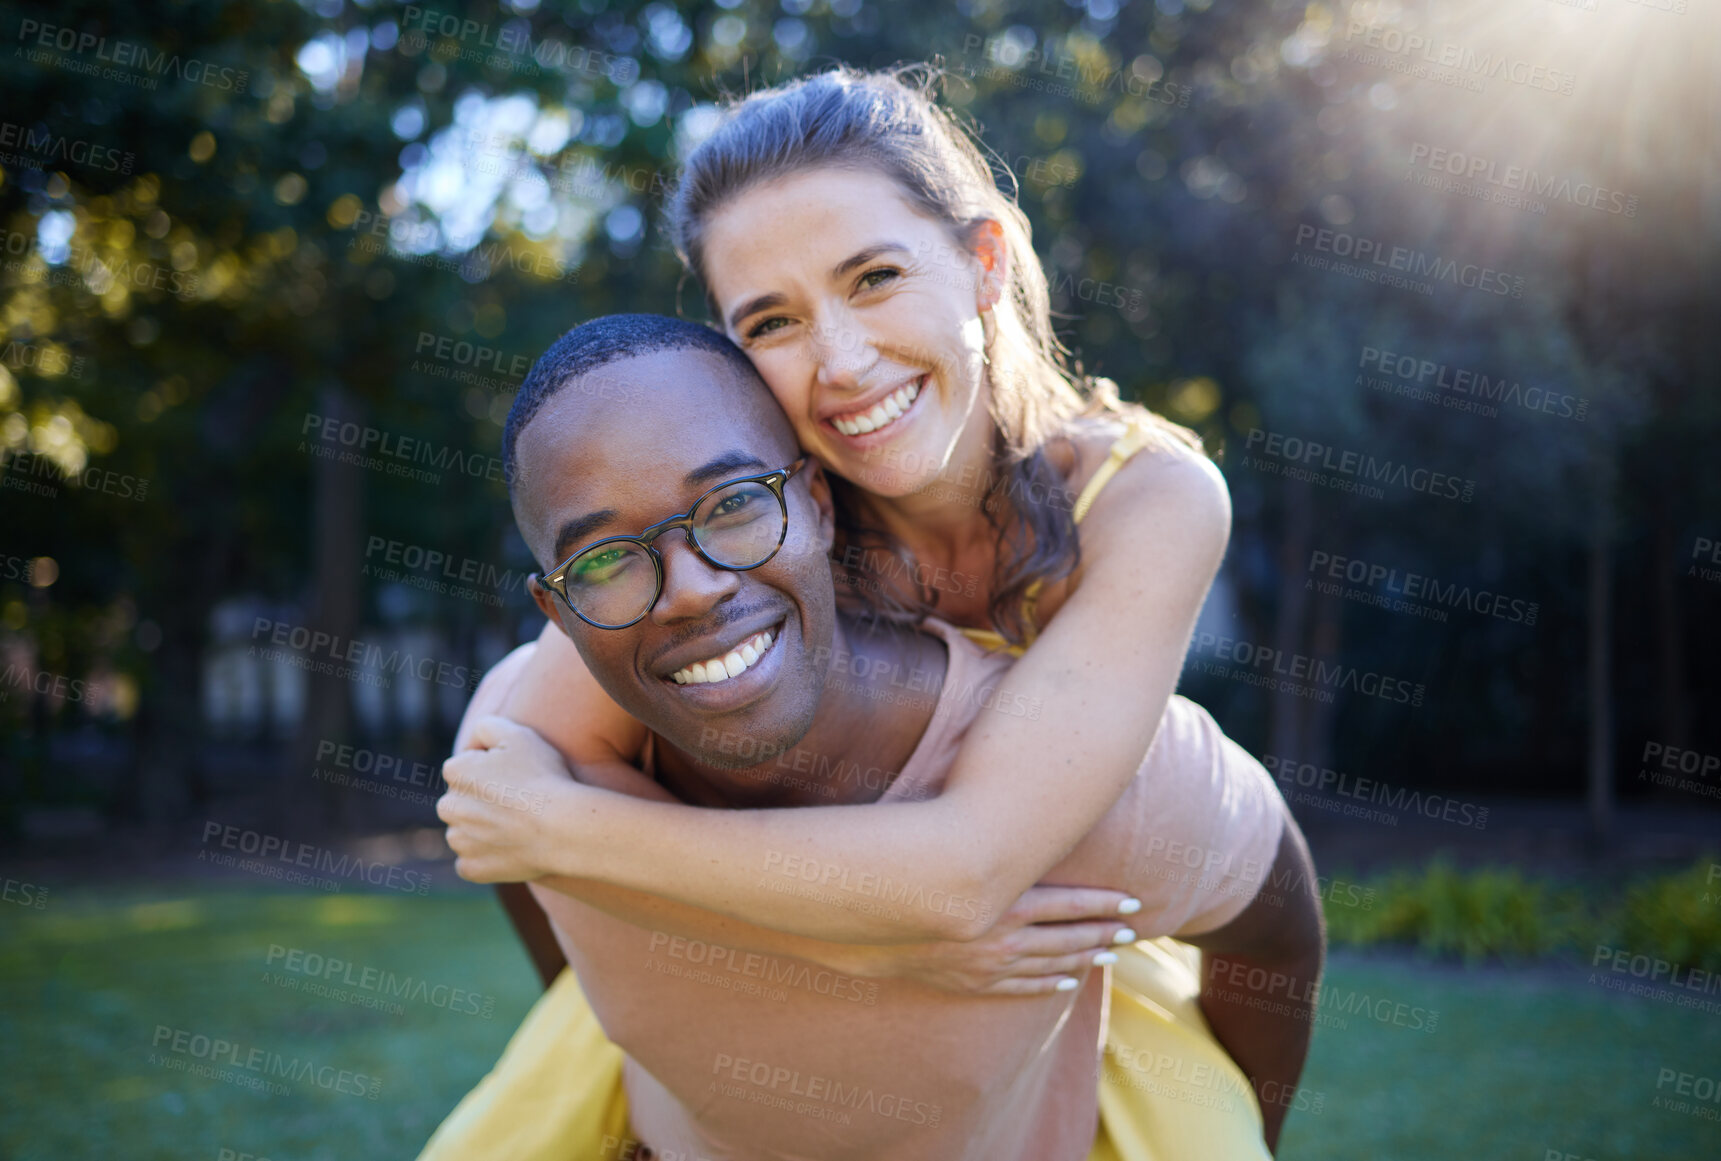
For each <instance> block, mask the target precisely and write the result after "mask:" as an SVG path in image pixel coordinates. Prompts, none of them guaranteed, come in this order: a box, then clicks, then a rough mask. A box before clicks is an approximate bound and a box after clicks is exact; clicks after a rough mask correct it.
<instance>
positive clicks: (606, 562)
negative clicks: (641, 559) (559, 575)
mask: <svg viewBox="0 0 1721 1161" xmlns="http://www.w3.org/2000/svg"><path fill="white" fill-rule="evenodd" d="M632 557H633V553H631V552H629V551H628V550H627V549H625V548H606V549H603V550H602V551H599V552H593V553H590V554H588V555H586V556H582V557H580V559H578V560H576V561H575V562H574V567H573V568H572V569H571V570H569V571H570V572H571V573H572V575H573V579H574V580H576V581H578V582H579V583H581V584H598V583H601V582H603V581H606V580H609V579H610V578H611V577H613V576H615V575H616V574H617V573H619V572H620V571H621V570H622V569H624V568H626V567H627V563H628V561H629V560H630V559H632Z"/></svg>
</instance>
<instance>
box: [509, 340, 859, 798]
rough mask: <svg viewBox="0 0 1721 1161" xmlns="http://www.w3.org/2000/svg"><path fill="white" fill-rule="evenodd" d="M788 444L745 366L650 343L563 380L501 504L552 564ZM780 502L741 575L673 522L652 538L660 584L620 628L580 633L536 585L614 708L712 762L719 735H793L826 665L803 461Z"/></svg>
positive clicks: (820, 575)
mask: <svg viewBox="0 0 1721 1161" xmlns="http://www.w3.org/2000/svg"><path fill="white" fill-rule="evenodd" d="M588 388H589V389H588ZM799 454H800V453H799V451H798V449H797V448H796V446H795V442H794V437H793V435H792V433H791V429H790V427H789V424H788V421H787V420H786V419H785V418H784V416H783V414H782V411H781V409H780V408H779V407H778V406H777V404H776V403H775V401H774V400H773V399H772V398H771V395H770V393H769V392H767V391H766V390H765V388H764V386H763V385H762V384H760V383H759V382H758V381H757V380H756V379H754V378H753V377H752V376H751V375H745V373H744V372H742V371H741V370H740V369H738V368H736V367H734V366H733V365H731V364H730V363H728V362H727V361H726V360H724V359H723V358H722V357H720V356H718V355H716V354H713V353H711V352H708V351H702V350H698V349H693V348H690V349H682V350H670V351H657V352H654V353H652V354H649V355H642V356H639V357H635V358H629V359H623V360H619V361H617V362H614V363H610V364H607V365H606V366H604V367H602V368H599V369H598V370H596V371H594V372H592V373H591V374H590V375H588V376H586V377H585V378H583V379H576V380H574V381H573V382H570V383H568V384H566V385H564V386H563V387H562V389H561V391H560V392H558V393H557V394H556V395H555V396H553V397H552V398H551V399H550V400H549V402H548V403H546V404H545V405H544V407H543V409H542V410H540V411H539V412H538V414H537V415H536V416H535V417H534V418H533V419H532V421H531V422H530V423H529V424H527V425H526V428H525V430H524V431H522V432H521V433H520V438H519V444H518V445H517V448H516V456H517V459H518V464H519V471H520V477H519V484H518V486H517V488H516V496H515V512H516V516H517V517H518V519H519V522H520V530H521V533H522V535H523V536H524V537H525V538H526V542H527V543H528V544H529V545H530V546H531V548H532V551H533V553H534V555H535V556H536V557H537V558H538V561H539V562H540V564H541V565H543V566H544V567H545V568H546V569H549V568H554V567H555V566H556V565H558V564H560V563H561V562H562V561H564V560H565V559H567V557H568V556H569V555H571V554H572V553H573V552H575V551H576V550H578V549H580V548H583V547H585V546H586V545H588V544H591V543H592V542H594V541H597V540H601V539H603V538H604V537H606V536H621V535H635V534H637V533H639V532H641V531H643V530H644V529H645V528H646V527H648V526H650V525H652V524H656V523H657V522H658V521H660V520H664V519H666V518H668V517H670V516H673V515H677V514H680V513H685V512H687V511H688V510H689V509H690V508H691V507H692V505H693V503H694V501H695V500H697V499H698V498H699V497H700V496H701V495H703V494H704V493H705V492H706V491H708V490H709V489H711V488H712V487H715V486H716V485H718V484H720V483H723V482H725V481H727V480H732V479H736V478H737V477H741V476H751V475H756V474H759V473H762V472H769V471H773V470H775V469H777V468H781V467H785V466H786V465H788V464H790V463H792V462H793V461H794V460H795V459H796V457H797V456H798V455H799ZM783 498H784V500H785V501H786V502H787V505H788V511H789V529H788V535H787V538H786V539H785V540H784V543H783V547H782V548H781V549H780V550H779V551H778V553H777V555H776V556H774V557H772V558H771V559H770V560H769V561H767V562H766V563H765V564H763V565H761V566H759V567H758V568H755V569H751V570H749V571H747V572H731V571H728V570H725V569H720V568H716V567H714V566H712V565H710V564H707V563H706V562H705V561H704V560H702V559H701V558H700V557H699V556H698V554H697V553H695V552H694V550H693V548H692V547H691V546H690V545H689V544H688V542H687V539H686V534H685V533H684V532H682V531H680V530H672V531H670V532H667V533H665V534H664V535H662V536H660V537H658V539H657V540H656V541H655V542H654V544H655V546H656V548H657V550H658V551H659V552H660V553H661V554H662V557H663V593H662V595H661V596H659V597H658V600H657V604H656V605H655V606H654V607H653V609H652V611H651V612H650V613H648V614H646V616H645V618H644V619H643V620H641V621H639V622H638V623H637V624H634V625H631V626H629V627H628V628H625V629H598V628H594V627H593V626H591V625H588V624H586V623H585V622H584V621H581V620H580V619H579V618H578V617H576V616H574V614H573V613H572V612H570V611H569V610H568V607H567V605H566V604H564V603H563V602H562V600H561V598H560V597H558V596H556V595H554V594H552V593H550V592H548V591H547V590H545V589H543V587H542V586H537V591H536V592H535V593H534V596H535V598H536V599H537V601H538V605H539V607H540V608H541V609H543V610H544V613H545V615H547V616H549V617H551V618H552V619H554V620H556V621H557V622H558V623H560V625H561V626H562V629H563V631H564V632H566V633H567V634H568V636H569V637H570V638H571V639H572V640H573V642H574V645H575V646H576V647H577V648H578V649H579V651H580V656H581V657H582V658H584V660H585V663H586V666H587V667H588V668H589V669H590V670H591V672H592V675H593V676H594V677H595V678H597V680H598V683H599V684H600V685H602V686H603V687H604V689H605V691H606V692H608V693H609V695H610V696H611V697H612V698H614V699H615V701H616V703H617V704H618V705H620V706H621V707H622V708H623V709H625V710H627V711H628V712H629V713H630V714H632V715H633V716H634V717H635V718H637V719H638V720H639V721H640V722H641V723H643V724H644V725H646V726H647V727H648V728H650V729H651V730H653V731H655V732H656V733H658V734H660V735H661V736H663V737H664V738H665V739H666V740H667V741H669V742H670V743H671V744H673V745H675V746H676V747H677V748H679V749H682V750H685V751H687V752H688V753H691V754H695V755H698V756H700V757H702V758H706V759H707V760H712V759H714V758H716V757H718V753H717V741H718V738H719V735H721V734H723V733H727V734H728V735H730V739H731V742H733V739H734V737H735V736H736V735H741V736H745V737H750V738H753V739H756V740H757V741H758V743H759V744H760V745H761V746H765V745H770V746H773V747H780V748H783V749H786V748H788V747H790V746H793V745H794V744H795V743H796V742H798V741H799V740H800V738H801V736H802V735H803V734H805V733H806V731H807V729H808V727H809V726H811V724H812V721H813V715H814V714H815V712H816V711H817V709H818V704H819V694H820V691H821V689H822V688H823V678H824V675H823V673H822V672H819V671H818V670H817V669H816V667H815V666H814V665H813V663H812V658H813V657H814V656H815V655H818V656H822V655H824V651H826V650H828V648H829V646H830V642H831V632H832V627H833V624H834V619H835V606H836V599H835V594H834V592H833V587H832V583H831V572H830V564H829V559H828V555H827V554H828V552H829V549H830V541H831V507H830V495H829V492H828V490H827V488H826V485H825V482H824V479H823V476H822V475H821V473H820V472H819V470H818V467H817V465H815V464H812V463H809V464H808V465H807V466H806V467H805V468H803V469H801V471H800V472H799V473H798V474H797V475H796V476H795V477H794V478H792V479H791V480H790V481H789V482H788V484H787V485H786V486H785V487H784V490H783ZM761 633H769V634H770V635H771V643H770V645H769V647H767V648H766V649H765V650H764V652H763V653H761V654H759V655H758V658H757V660H756V661H754V662H753V663H751V664H750V665H748V667H747V668H746V670H745V671H744V672H742V673H740V674H739V675H738V676H735V677H723V678H722V679H720V680H715V681H705V682H700V683H688V684H681V683H678V682H677V681H676V680H675V679H674V675H675V674H676V673H677V672H678V671H680V672H681V673H682V675H683V676H686V675H687V671H688V668H689V667H691V666H693V665H694V664H695V663H701V665H702V668H703V669H704V671H705V673H706V674H707V675H708V676H709V675H711V674H712V670H713V667H712V666H709V665H704V664H703V663H706V662H709V661H715V660H719V659H721V658H723V657H725V656H727V655H729V654H730V653H732V652H735V651H737V650H740V649H741V648H742V646H743V645H744V644H745V643H748V642H752V643H753V644H755V645H756V644H757V643H758V641H759V635H760V634H761ZM815 650H818V651H820V652H819V653H817V654H815V652H814V651H815ZM730 748H731V749H733V745H731V747H730ZM759 752H766V751H759ZM734 761H735V760H734V759H733V758H730V759H727V761H717V762H714V764H717V765H724V764H730V765H732V764H734Z"/></svg>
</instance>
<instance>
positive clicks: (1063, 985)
mask: <svg viewBox="0 0 1721 1161" xmlns="http://www.w3.org/2000/svg"><path fill="white" fill-rule="evenodd" d="M1076 984H1077V980H1076V978H1075V977H1074V976H1065V977H1064V978H1063V979H1061V980H1059V981H1058V985H1057V986H1058V991H1060V992H1073V991H1075V990H1076Z"/></svg>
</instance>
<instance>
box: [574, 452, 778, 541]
mask: <svg viewBox="0 0 1721 1161" xmlns="http://www.w3.org/2000/svg"><path fill="white" fill-rule="evenodd" d="M770 470H771V465H770V464H768V463H766V462H765V461H764V460H762V459H760V458H759V457H758V456H756V455H753V454H752V453H750V452H744V451H742V450H740V449H739V448H736V449H734V450H732V451H726V452H722V453H720V454H718V455H716V456H713V457H712V458H711V459H710V460H708V461H706V462H705V463H703V464H701V465H700V466H699V467H697V468H694V469H693V470H692V471H691V472H688V473H687V475H686V476H684V477H682V479H683V481H684V482H685V483H686V484H687V486H688V487H689V488H706V487H709V486H710V485H712V484H715V483H719V482H720V481H722V480H726V479H728V478H729V477H731V476H746V475H755V474H758V473H760V472H768V471H770ZM618 515H619V514H618V513H617V512H616V510H615V509H614V508H605V509H603V510H602V511H599V512H591V513H588V514H587V515H584V516H581V517H579V518H578V519H575V520H570V521H568V522H567V523H566V524H564V525H562V530H561V531H560V532H558V533H556V544H555V547H554V548H552V549H551V550H550V555H552V556H554V557H555V558H556V559H557V560H558V561H561V560H566V559H567V558H568V554H569V553H571V552H572V551H573V550H574V546H575V545H578V544H581V543H584V542H585V541H587V540H589V539H591V538H592V536H593V534H595V533H597V532H598V531H600V530H602V529H603V528H604V527H605V526H606V525H608V524H612V523H614V522H615V520H616V517H617V516H618ZM664 515H665V516H667V515H669V513H667V512H666V513H664Z"/></svg>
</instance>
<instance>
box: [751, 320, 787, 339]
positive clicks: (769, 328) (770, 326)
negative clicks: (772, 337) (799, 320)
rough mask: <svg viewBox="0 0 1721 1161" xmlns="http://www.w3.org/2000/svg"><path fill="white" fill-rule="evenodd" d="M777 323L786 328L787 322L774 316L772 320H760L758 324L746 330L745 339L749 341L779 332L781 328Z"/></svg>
mask: <svg viewBox="0 0 1721 1161" xmlns="http://www.w3.org/2000/svg"><path fill="white" fill-rule="evenodd" d="M778 323H781V324H782V325H783V326H788V325H789V320H788V319H786V318H781V317H775V316H774V317H772V318H767V319H760V320H759V321H758V322H756V323H754V324H753V325H752V326H750V327H748V328H747V337H748V338H750V339H757V338H761V337H762V336H764V335H768V334H771V333H772V332H773V331H778V330H781V329H782V327H780V326H778V325H777V324H778Z"/></svg>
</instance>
